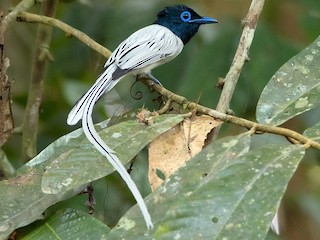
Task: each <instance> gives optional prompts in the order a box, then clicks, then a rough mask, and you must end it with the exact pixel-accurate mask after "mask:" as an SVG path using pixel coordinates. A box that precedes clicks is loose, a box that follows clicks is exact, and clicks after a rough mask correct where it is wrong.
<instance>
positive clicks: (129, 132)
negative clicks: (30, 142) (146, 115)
mask: <svg viewBox="0 0 320 240" xmlns="http://www.w3.org/2000/svg"><path fill="white" fill-rule="evenodd" d="M182 120H183V115H162V116H158V117H156V118H154V121H155V123H154V124H153V125H150V126H146V125H145V124H141V123H138V122H137V121H126V122H122V123H119V124H117V125H114V126H112V127H110V128H107V124H106V123H107V122H103V123H101V124H100V125H98V126H97V130H98V132H99V134H101V137H102V138H103V139H104V140H106V142H107V144H109V143H110V144H109V145H110V147H112V148H114V149H115V150H116V151H117V152H119V158H120V160H121V161H122V162H123V163H127V162H128V161H129V160H130V158H132V157H133V156H134V155H135V154H136V153H137V152H139V151H140V150H141V148H143V147H144V146H145V145H146V144H148V142H149V141H151V140H152V139H153V138H155V137H157V136H158V135H160V134H161V133H162V132H164V131H166V130H168V129H170V128H171V127H172V126H174V125H176V124H177V123H179V122H180V121H182ZM112 141H113V142H112ZM131 141H132V142H131ZM121 148H122V149H121ZM77 161H79V162H80V163H81V164H83V166H81V167H80V166H79V163H78V162H77ZM60 163H61V165H60ZM64 164H65V165H64ZM73 164H75V168H73V167H74V166H73ZM96 164H101V165H96ZM48 166H50V167H51V169H48V170H47V168H48ZM52 167H59V168H58V171H55V169H52ZM63 167H66V168H65V169H62V168H63ZM103 167H105V168H106V169H101V168H103ZM75 169H76V170H77V171H79V172H78V173H76V174H75V173H74V172H73V171H74V170H75ZM51 170H52V171H53V172H51ZM95 171H96V172H95ZM113 171H114V170H113V168H112V167H111V166H109V164H108V163H107V160H106V159H105V158H104V157H103V156H101V154H100V153H99V152H98V151H95V149H94V147H93V146H92V145H91V144H89V143H88V141H87V139H86V137H85V136H84V135H83V133H82V130H81V129H78V130H76V131H74V132H72V133H69V134H67V135H65V136H63V137H61V138H59V139H58V140H56V141H55V142H53V143H52V144H50V145H49V146H48V147H47V148H46V149H44V150H43V151H42V152H41V153H39V154H38V155H37V156H36V157H35V158H34V159H32V160H31V161H29V162H28V163H27V164H26V165H24V166H23V167H21V168H20V169H19V170H18V171H17V174H16V177H15V178H12V179H10V180H5V181H1V182H0V193H1V194H0V239H3V238H5V237H6V236H8V235H9V234H10V233H11V232H12V231H13V230H15V229H16V228H19V227H22V226H26V225H28V224H29V223H31V222H33V221H35V220H37V219H39V218H41V217H42V213H43V211H45V210H46V209H47V208H48V207H50V206H52V205H54V204H56V203H57V202H59V201H62V200H64V199H67V198H70V197H72V196H74V195H76V194H77V193H79V192H80V191H81V190H83V188H84V187H83V186H81V185H82V184H85V183H87V182H89V181H90V180H93V179H98V178H99V176H100V177H102V176H105V175H107V174H109V173H112V172H113ZM55 173H57V175H55ZM43 174H45V175H46V176H45V177H44V179H43ZM59 174H60V175H59ZM90 174H91V175H90ZM74 175H75V179H77V181H75V182H72V183H71V184H69V185H67V184H66V181H68V177H70V178H72V177H73V176H74ZM92 175H93V176H92ZM60 177H61V178H60ZM78 178H83V179H82V180H78ZM52 181H54V182H52ZM43 182H44V183H43ZM41 183H42V184H44V186H45V189H47V190H48V189H49V190H50V186H51V185H50V184H56V186H54V187H53V188H52V189H53V190H52V191H51V192H50V193H51V194H46V193H44V192H43V191H42V189H41ZM46 183H48V185H46ZM60 186H62V187H60ZM54 190H56V191H54ZM58 190H59V191H58ZM54 193H56V194H54Z"/></svg>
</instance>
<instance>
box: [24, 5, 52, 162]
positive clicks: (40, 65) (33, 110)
mask: <svg viewBox="0 0 320 240" xmlns="http://www.w3.org/2000/svg"><path fill="white" fill-rule="evenodd" d="M56 5H57V0H47V1H45V2H44V3H43V6H42V9H41V12H42V13H43V14H45V15H47V16H53V15H54V14H55V9H56ZM51 33H52V28H51V27H49V26H45V25H40V26H39V28H38V32H37V40H36V51H35V55H34V60H33V71H32V77H31V82H30V86H29V92H28V102H27V106H26V111H25V115H24V119H23V124H22V160H23V161H25V162H26V161H28V160H30V159H31V158H33V157H34V156H35V155H36V154H37V133H38V124H39V112H40V106H41V103H42V99H43V91H44V82H43V81H44V77H45V71H46V65H47V62H48V60H52V56H51V54H50V52H49V45H50V41H51Z"/></svg>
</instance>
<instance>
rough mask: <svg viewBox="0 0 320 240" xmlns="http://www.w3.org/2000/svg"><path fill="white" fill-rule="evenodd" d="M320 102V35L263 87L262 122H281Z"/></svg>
mask: <svg viewBox="0 0 320 240" xmlns="http://www.w3.org/2000/svg"><path fill="white" fill-rule="evenodd" d="M319 103H320V37H318V38H317V39H316V40H315V41H314V42H313V43H312V44H311V45H310V46H309V47H307V48H306V49H304V50H303V51H302V52H300V53H299V54H298V55H297V56H295V57H293V58H292V59H290V60H289V61H288V62H287V63H285V64H284V65H283V66H282V67H281V68H280V69H279V70H278V71H277V72H276V73H275V75H274V76H273V77H272V78H271V80H270V81H269V83H268V84H267V86H266V87H265V88H264V90H263V92H262V94H261V96H260V99H259V102H258V105H257V112H256V116H257V120H258V122H260V123H264V124H271V125H280V124H282V123H283V122H285V121H287V120H289V119H291V118H293V117H294V116H296V115H299V114H301V113H303V112H305V111H308V110H310V109H312V108H314V107H316V106H317V105H319Z"/></svg>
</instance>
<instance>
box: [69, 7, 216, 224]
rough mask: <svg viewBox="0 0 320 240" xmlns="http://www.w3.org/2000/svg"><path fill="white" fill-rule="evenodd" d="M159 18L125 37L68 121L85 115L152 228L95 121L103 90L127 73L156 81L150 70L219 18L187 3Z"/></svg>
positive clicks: (91, 136) (89, 131)
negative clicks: (96, 106) (94, 116)
mask: <svg viewBox="0 0 320 240" xmlns="http://www.w3.org/2000/svg"><path fill="white" fill-rule="evenodd" d="M157 17H158V18H157V20H156V21H155V22H154V23H153V24H152V25H150V26H147V27H144V28H142V29H140V30H138V31H136V32H135V33H133V34H132V35H130V36H129V37H128V38H127V39H126V40H124V41H123V42H122V43H121V44H120V45H119V46H118V47H117V48H116V49H115V51H114V52H113V54H112V55H111V56H110V58H109V59H108V61H107V62H106V64H105V65H104V68H105V69H104V72H103V73H102V74H101V75H100V77H99V78H98V79H97V81H96V82H95V83H94V85H93V86H92V87H91V88H90V89H89V90H88V91H87V93H85V94H84V95H83V96H82V98H81V99H80V100H79V101H78V102H77V103H76V105H75V106H74V107H73V109H72V110H71V111H70V113H69V115H68V119H67V123H68V124H69V125H75V124H77V122H78V121H79V120H80V119H82V128H83V131H84V133H85V135H86V137H87V138H88V140H89V141H90V142H91V143H92V144H93V145H94V146H95V148H96V149H97V150H98V151H99V152H100V153H101V154H103V155H104V156H105V157H106V158H107V159H108V161H109V162H110V164H111V165H112V166H113V167H114V168H115V169H116V171H117V172H118V173H119V174H120V176H121V177H122V179H123V180H124V181H125V182H126V184H127V185H128V188H129V189H130V191H131V192H132V194H133V196H134V197H135V199H136V201H137V203H138V205H139V207H140V209H141V212H142V214H143V217H144V219H145V221H146V224H147V227H148V228H152V227H153V224H152V221H151V217H150V214H149V212H148V209H147V207H146V205H145V202H144V200H143V198H142V196H141V194H140V192H139V190H138V188H137V186H136V185H135V183H134V182H133V180H132V179H131V177H130V175H129V174H128V172H127V170H126V169H125V168H124V166H123V165H122V163H121V162H120V161H119V159H118V157H117V156H116V155H115V154H116V153H115V152H114V151H113V150H112V149H110V148H109V147H108V146H107V145H106V144H105V143H104V142H103V140H102V139H101V137H100V136H99V135H98V133H97V132H96V130H95V128H94V126H93V122H92V117H91V115H92V111H93V106H94V104H95V103H96V102H97V101H98V100H99V98H100V97H101V96H102V94H103V93H106V92H109V91H110V90H111V89H112V88H113V87H114V86H115V85H116V84H117V83H118V82H119V81H120V80H121V79H122V78H124V77H125V76H127V75H139V74H146V75H147V76H149V77H150V79H152V80H153V81H154V82H155V83H157V84H159V83H160V82H159V81H158V80H157V79H156V78H155V77H153V76H152V75H151V72H150V71H151V70H152V69H153V68H155V67H158V66H160V65H162V64H164V63H166V62H169V61H171V60H172V59H173V58H175V57H176V56H177V55H179V53H180V52H181V51H182V49H183V46H184V45H185V44H186V43H187V42H188V41H189V40H190V39H191V38H192V37H193V36H194V35H195V34H196V33H197V31H198V29H199V27H200V25H201V24H208V23H217V20H215V19H213V18H208V17H201V16H199V15H198V14H197V13H196V12H195V11H194V10H192V9H191V8H188V7H187V6H185V5H176V6H170V7H166V8H165V9H164V10H163V11H161V12H159V13H158V16H157Z"/></svg>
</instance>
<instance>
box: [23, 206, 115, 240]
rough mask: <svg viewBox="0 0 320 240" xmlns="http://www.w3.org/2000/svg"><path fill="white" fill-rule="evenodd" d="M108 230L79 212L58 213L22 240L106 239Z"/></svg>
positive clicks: (94, 219)
mask: <svg viewBox="0 0 320 240" xmlns="http://www.w3.org/2000/svg"><path fill="white" fill-rule="evenodd" d="M109 231H110V229H109V228H108V227H107V226H106V225H105V224H104V223H102V222H101V221H99V220H97V219H96V218H94V217H92V216H90V215H88V214H86V213H83V212H81V211H79V210H73V209H67V210H64V211H59V212H57V213H56V214H54V215H53V216H51V217H50V218H49V219H48V220H47V221H46V222H44V223H43V224H42V225H41V226H40V227H38V228H36V229H35V230H34V231H32V232H30V233H29V234H27V235H26V236H24V237H23V238H22V240H33V239H38V240H42V239H43V240H47V239H57V240H58V239H64V240H74V239H100V240H103V239H107V235H108V232H109Z"/></svg>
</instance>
